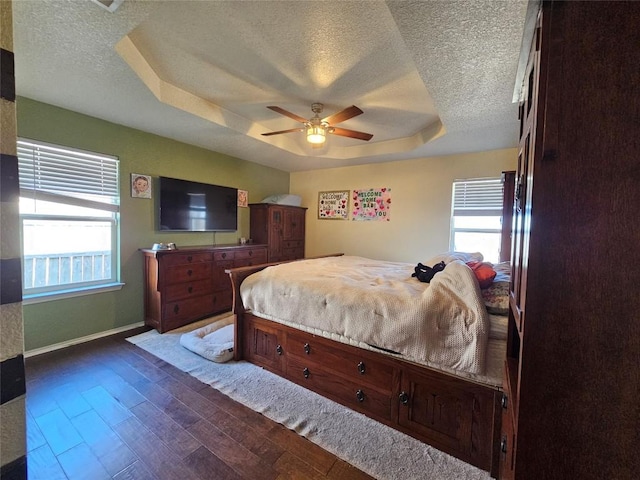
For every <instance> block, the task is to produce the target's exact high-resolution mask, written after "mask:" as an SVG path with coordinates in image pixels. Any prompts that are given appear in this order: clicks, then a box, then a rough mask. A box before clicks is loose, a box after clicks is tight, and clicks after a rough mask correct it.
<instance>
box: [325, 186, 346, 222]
mask: <svg viewBox="0 0 640 480" xmlns="http://www.w3.org/2000/svg"><path fill="white" fill-rule="evenodd" d="M318 218H319V219H323V220H347V219H348V218H349V190H339V191H333V192H318Z"/></svg>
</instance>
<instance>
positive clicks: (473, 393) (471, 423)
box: [228, 264, 502, 477]
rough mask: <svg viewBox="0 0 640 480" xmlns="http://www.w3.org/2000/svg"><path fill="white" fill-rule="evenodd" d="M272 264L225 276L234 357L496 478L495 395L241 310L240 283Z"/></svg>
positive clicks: (497, 427)
mask: <svg viewBox="0 0 640 480" xmlns="http://www.w3.org/2000/svg"><path fill="white" fill-rule="evenodd" d="M270 265H272V264H265V265H257V266H252V267H243V268H237V269H231V270H228V273H229V275H230V277H231V281H232V283H233V302H234V311H233V313H234V315H235V342H236V343H235V347H234V354H235V359H236V360H240V359H244V360H247V361H249V362H251V363H254V364H256V365H259V366H261V367H263V368H266V369H268V370H270V371H272V372H274V373H276V374H278V375H280V376H282V377H284V378H287V379H289V380H291V381H293V382H295V383H297V384H299V385H302V386H304V387H306V388H308V389H310V390H313V391H315V392H317V393H319V394H321V395H323V396H325V397H327V398H330V399H332V400H334V401H336V402H338V403H340V404H342V405H345V406H347V407H349V408H351V409H353V410H356V411H358V412H360V413H363V414H365V415H367V416H368V417H370V418H373V419H375V420H377V421H380V422H382V423H384V424H386V425H389V426H391V427H392V428H395V429H396V430H400V431H402V432H404V433H407V434H409V435H411V436H413V437H415V438H417V439H418V440H420V441H423V442H425V443H427V444H429V445H432V446H433V447H435V448H437V449H439V450H441V451H443V452H446V453H449V454H451V455H453V456H455V457H457V458H459V459H461V460H463V461H466V462H468V463H470V464H472V465H475V466H477V467H479V468H481V469H483V470H486V471H489V472H490V473H491V474H492V476H494V477H495V476H497V473H498V461H499V432H500V420H501V408H500V400H501V398H502V393H501V391H500V390H499V389H498V388H496V387H491V386H487V385H483V384H479V383H476V382H473V381H470V380H466V379H464V378H461V377H457V376H454V375H451V374H448V373H445V372H442V371H439V370H436V369H433V368H428V367H425V366H421V365H417V364H414V363H411V362H407V361H402V360H399V359H397V358H395V357H391V356H389V355H387V354H384V353H381V352H377V351H370V350H365V349H362V348H358V347H354V346H352V345H346V344H343V343H340V342H335V341H332V340H329V339H327V338H324V337H320V336H316V335H312V334H310V333H307V332H304V331H301V330H297V329H294V328H291V327H288V326H286V325H282V324H279V323H276V322H272V321H269V320H265V319H263V318H259V317H257V316H255V315H253V314H252V313H251V312H247V311H246V310H245V308H244V305H243V304H242V299H241V298H240V293H239V292H240V285H241V283H242V281H243V280H244V279H245V278H247V277H248V276H249V275H251V274H252V273H255V272H257V271H260V270H262V269H264V268H266V267H267V266H270Z"/></svg>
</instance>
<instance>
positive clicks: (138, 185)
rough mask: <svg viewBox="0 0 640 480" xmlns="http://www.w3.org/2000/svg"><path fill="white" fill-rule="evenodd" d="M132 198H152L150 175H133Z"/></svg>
mask: <svg viewBox="0 0 640 480" xmlns="http://www.w3.org/2000/svg"><path fill="white" fill-rule="evenodd" d="M131 196H132V197H133V198H151V176H150V175H141V174H139V173H132V174H131Z"/></svg>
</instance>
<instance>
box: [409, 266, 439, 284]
mask: <svg viewBox="0 0 640 480" xmlns="http://www.w3.org/2000/svg"><path fill="white" fill-rule="evenodd" d="M444 267H445V264H444V262H440V263H436V264H435V265H434V266H433V267H427V266H426V265H423V264H422V263H418V265H416V267H415V271H414V272H413V273H412V274H411V276H412V277H416V278H417V279H418V280H420V281H421V282H425V283H429V282H430V281H431V279H432V278H433V277H434V275H435V274H436V273H438V272H441V271H442V270H444Z"/></svg>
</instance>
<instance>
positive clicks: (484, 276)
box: [467, 262, 496, 288]
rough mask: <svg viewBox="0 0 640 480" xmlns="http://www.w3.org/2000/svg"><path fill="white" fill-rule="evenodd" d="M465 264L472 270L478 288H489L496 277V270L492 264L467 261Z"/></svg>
mask: <svg viewBox="0 0 640 480" xmlns="http://www.w3.org/2000/svg"><path fill="white" fill-rule="evenodd" d="M467 266H468V267H469V268H470V269H471V270H473V273H474V274H475V276H476V278H477V279H478V283H480V288H489V287H490V286H491V284H492V283H493V279H494V278H496V271H495V270H494V269H493V266H492V265H491V264H490V263H487V262H467Z"/></svg>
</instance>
